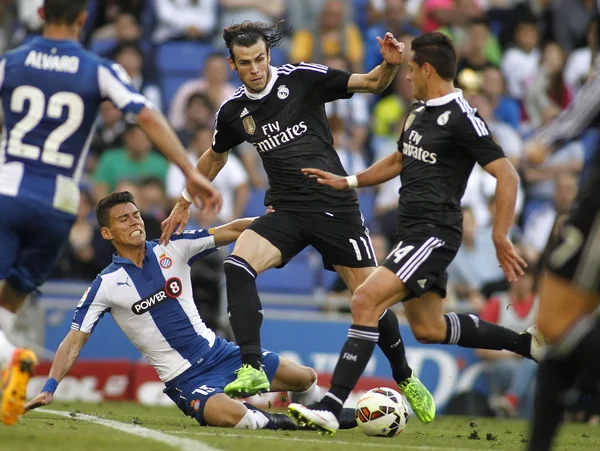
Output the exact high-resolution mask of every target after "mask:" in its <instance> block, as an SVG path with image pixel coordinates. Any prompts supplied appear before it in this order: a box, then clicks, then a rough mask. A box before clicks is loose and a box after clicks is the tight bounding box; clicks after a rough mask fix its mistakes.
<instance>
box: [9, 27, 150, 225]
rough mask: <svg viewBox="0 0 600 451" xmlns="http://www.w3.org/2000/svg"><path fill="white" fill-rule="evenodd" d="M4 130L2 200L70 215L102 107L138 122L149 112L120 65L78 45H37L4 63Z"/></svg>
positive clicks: (14, 53)
mask: <svg viewBox="0 0 600 451" xmlns="http://www.w3.org/2000/svg"><path fill="white" fill-rule="evenodd" d="M0 97H1V99H2V108H3V111H4V129H3V131H2V143H1V144H0V195H4V196H11V197H18V198H23V199H27V201H28V202H34V203H39V204H42V205H44V206H46V207H49V208H53V209H56V210H58V211H60V212H63V213H67V214H69V215H75V214H76V213H77V208H78V204H79V187H78V185H79V181H80V179H81V175H82V173H83V169H84V165H85V160H86V157H87V153H88V149H89V146H90V142H91V139H92V136H93V134H94V131H95V122H96V117H97V115H98V110H99V107H100V104H101V102H103V101H104V100H111V101H112V103H114V104H115V106H116V107H117V108H119V109H120V110H121V111H122V112H123V113H124V114H125V116H126V117H127V119H128V120H130V121H133V120H135V118H136V117H137V115H138V113H139V112H140V111H141V109H142V108H144V107H145V106H151V105H150V104H149V103H148V101H147V100H146V99H145V98H144V97H143V96H142V95H141V94H139V93H138V92H137V91H136V90H135V88H133V86H132V84H131V80H130V79H129V77H128V75H127V73H126V72H125V70H124V69H123V68H122V67H121V66H119V65H118V64H115V63H112V62H111V61H108V60H105V59H102V58H100V57H98V56H97V55H95V54H93V53H91V52H88V51H86V50H85V49H84V48H83V47H82V46H81V45H80V44H79V43H78V42H75V41H66V40H65V41H63V40H52V39H45V38H43V37H37V38H34V39H33V40H32V41H31V42H30V43H29V44H27V45H24V46H22V47H19V48H17V49H15V50H12V51H10V52H7V53H6V54H4V56H3V57H2V59H1V60H0Z"/></svg>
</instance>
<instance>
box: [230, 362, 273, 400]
mask: <svg viewBox="0 0 600 451" xmlns="http://www.w3.org/2000/svg"><path fill="white" fill-rule="evenodd" d="M235 374H236V375H237V377H236V378H235V380H234V381H232V382H230V383H229V384H227V386H226V387H225V393H226V394H227V395H229V396H231V397H232V398H245V397H247V396H252V395H256V394H257V393H264V392H267V391H269V389H270V388H271V383H270V382H269V379H268V378H267V373H265V371H264V370H263V369H262V368H261V369H260V370H257V369H256V368H253V367H252V366H251V365H248V364H244V365H242V367H241V368H240V369H239V370H237V371H236V372H235Z"/></svg>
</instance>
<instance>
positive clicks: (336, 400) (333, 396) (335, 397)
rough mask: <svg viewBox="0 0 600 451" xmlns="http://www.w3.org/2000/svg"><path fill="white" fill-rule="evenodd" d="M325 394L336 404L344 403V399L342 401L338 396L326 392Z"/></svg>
mask: <svg viewBox="0 0 600 451" xmlns="http://www.w3.org/2000/svg"><path fill="white" fill-rule="evenodd" d="M325 396H327V397H328V398H331V399H333V400H334V401H335V402H337V403H338V404H340V405H341V406H343V405H344V401H342V400H341V399H340V398H338V397H337V396H335V395H334V394H332V393H330V392H327V393H326V394H325Z"/></svg>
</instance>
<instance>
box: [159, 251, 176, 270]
mask: <svg viewBox="0 0 600 451" xmlns="http://www.w3.org/2000/svg"><path fill="white" fill-rule="evenodd" d="M172 264H173V260H171V257H167V256H166V255H165V254H162V255H161V256H160V267H161V268H162V269H169V268H170V267H171V265H172Z"/></svg>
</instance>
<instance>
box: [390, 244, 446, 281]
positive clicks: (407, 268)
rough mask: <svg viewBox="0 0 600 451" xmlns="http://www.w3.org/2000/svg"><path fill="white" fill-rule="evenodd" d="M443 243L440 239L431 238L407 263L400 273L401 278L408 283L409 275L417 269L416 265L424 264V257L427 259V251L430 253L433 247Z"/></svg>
mask: <svg viewBox="0 0 600 451" xmlns="http://www.w3.org/2000/svg"><path fill="white" fill-rule="evenodd" d="M439 242H441V240H440V239H438V238H435V237H431V238H429V239H428V240H427V241H426V242H425V244H423V245H422V246H421V247H420V248H419V250H418V251H417V252H415V253H414V254H413V255H412V256H411V257H410V259H409V260H408V261H407V262H406V264H405V265H404V266H403V267H402V268H401V269H400V271H399V273H400V274H399V275H398V276H399V277H400V279H402V280H403V281H406V280H407V279H408V276H407V274H409V273H410V272H411V271H412V269H413V268H414V267H415V265H417V266H418V265H420V264H421V263H423V261H422V258H423V256H425V258H427V256H426V254H427V251H429V249H431V248H432V247H434V246H436V245H437V243H439Z"/></svg>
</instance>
